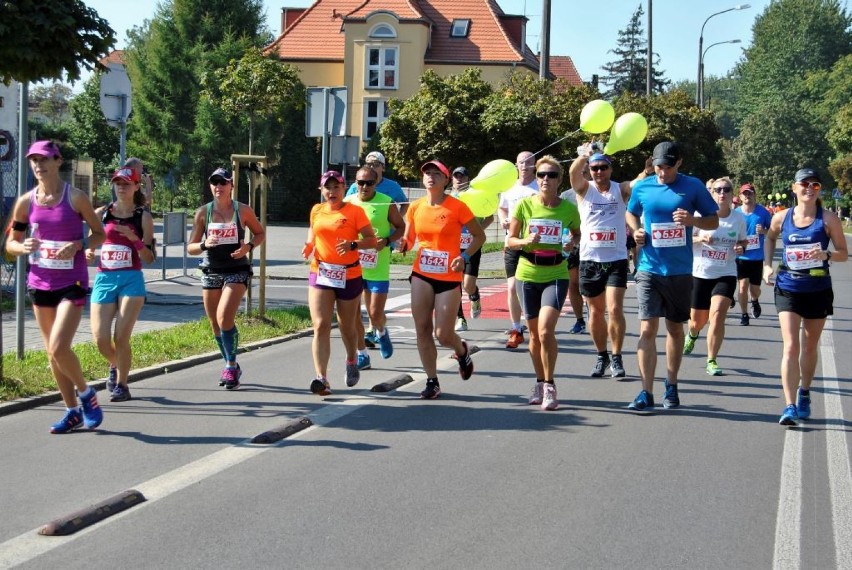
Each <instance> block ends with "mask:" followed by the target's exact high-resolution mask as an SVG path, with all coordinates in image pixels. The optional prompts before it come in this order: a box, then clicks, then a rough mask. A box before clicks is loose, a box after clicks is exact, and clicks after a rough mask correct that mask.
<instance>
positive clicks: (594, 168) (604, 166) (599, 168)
mask: <svg viewBox="0 0 852 570" xmlns="http://www.w3.org/2000/svg"><path fill="white" fill-rule="evenodd" d="M589 170H591V171H592V172H600V171H602V170H604V171H606V170H609V165H608V164H596V165H594V166H590V167H589Z"/></svg>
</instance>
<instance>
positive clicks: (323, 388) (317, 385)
mask: <svg viewBox="0 0 852 570" xmlns="http://www.w3.org/2000/svg"><path fill="white" fill-rule="evenodd" d="M311 392H313V393H314V394H316V395H317V396H331V384H329V383H328V380H326V379H325V378H314V379H313V380H312V381H311Z"/></svg>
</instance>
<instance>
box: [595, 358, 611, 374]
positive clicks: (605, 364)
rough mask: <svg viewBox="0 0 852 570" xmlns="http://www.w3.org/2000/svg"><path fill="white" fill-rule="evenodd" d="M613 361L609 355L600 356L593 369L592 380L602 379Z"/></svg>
mask: <svg viewBox="0 0 852 570" xmlns="http://www.w3.org/2000/svg"><path fill="white" fill-rule="evenodd" d="M610 364H612V361H611V360H610V359H609V355H608V354H607V355H603V354H599V355H598V359H597V360H596V361H595V367H594V368H592V374H591V376H592V378H600V377H602V376H603V375H604V372H606V369H607V368H609V366H610Z"/></svg>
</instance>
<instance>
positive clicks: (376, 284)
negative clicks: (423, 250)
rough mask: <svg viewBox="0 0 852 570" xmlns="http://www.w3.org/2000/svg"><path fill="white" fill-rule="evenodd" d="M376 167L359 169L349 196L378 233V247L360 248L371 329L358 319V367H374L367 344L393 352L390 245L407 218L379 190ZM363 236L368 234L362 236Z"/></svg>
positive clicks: (384, 354)
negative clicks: (387, 314) (389, 310)
mask: <svg viewBox="0 0 852 570" xmlns="http://www.w3.org/2000/svg"><path fill="white" fill-rule="evenodd" d="M376 179H377V176H376V171H375V170H373V169H372V168H369V167H367V166H362V167H361V168H360V169H359V170H358V172H356V173H355V185H356V186H357V187H358V193H357V194H355V195H354V196H347V197H346V198H345V200H344V201H345V202H350V203H352V204H355V205H356V206H360V207H361V208H362V209H363V210H364V213H365V214H367V219H368V220H369V221H370V224H371V225H372V228H373V232H375V235H376V236H382V237H378V238H377V240H376V247H375V248H372V249H361V250H358V255H359V257H360V262H361V270H362V273H363V275H362V277H363V279H364V294H363V297H364V306H365V307H366V308H367V316H368V318H369V319H370V330H369V331H365V330H364V322H363V321H362V320H361V319H360V318H358V319H355V322H356V325H357V327H358V362H357V364H358V370H366V369H368V368H370V366H371V363H370V355H369V354H367V347H368V346H370V347H372V348H374V347H375V346H376V345H377V344H378V345H379V352H380V353H381V355H382V358H390V357H391V356H392V355H393V343H392V342H391V338H390V333H388V331H387V329H385V322H386V320H387V319H386V318H385V303H386V302H387V300H388V289H389V288H390V248H389V247H388V246H389V245H390V244H391V243H392V242H394V241H396V240H398V239H399V238H400V237H402V232H403V230H404V229H405V221H403V219H402V216H400V214H399V210H398V209H397V208H395V207H394V206H393V202H392V200H391V199H390V197H388V196H385V195H384V194H380V193H379V192H376ZM361 237H362V238H363V237H364V236H361Z"/></svg>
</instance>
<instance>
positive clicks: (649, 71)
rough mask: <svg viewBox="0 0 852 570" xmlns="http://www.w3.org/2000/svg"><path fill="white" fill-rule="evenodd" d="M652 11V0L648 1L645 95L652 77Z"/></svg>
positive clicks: (649, 92) (648, 91) (649, 90)
mask: <svg viewBox="0 0 852 570" xmlns="http://www.w3.org/2000/svg"><path fill="white" fill-rule="evenodd" d="M653 9H654V6H653V0H648V64H647V65H646V69H645V94H646V95H648V96H650V95H651V77H653V75H654V69H653V63H652V62H653V58H654V42H653V38H654V26H653V21H654V17H653V15H652V14H651V12H652V10H653Z"/></svg>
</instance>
